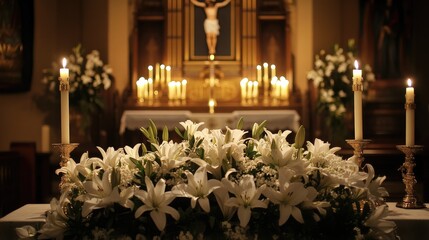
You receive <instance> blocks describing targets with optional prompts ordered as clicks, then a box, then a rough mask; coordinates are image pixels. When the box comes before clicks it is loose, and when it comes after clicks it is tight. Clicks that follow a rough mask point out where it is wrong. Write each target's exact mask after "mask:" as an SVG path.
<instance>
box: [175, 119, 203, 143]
mask: <svg viewBox="0 0 429 240" xmlns="http://www.w3.org/2000/svg"><path fill="white" fill-rule="evenodd" d="M203 124H204V122H200V123H194V122H192V121H191V120H186V121H185V122H180V125H182V127H183V128H184V129H185V130H186V132H187V134H188V135H187V137H188V140H190V139H191V138H192V136H193V135H194V134H195V132H196V131H197V130H198V128H199V127H200V126H201V125H203Z"/></svg>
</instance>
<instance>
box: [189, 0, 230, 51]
mask: <svg viewBox="0 0 429 240" xmlns="http://www.w3.org/2000/svg"><path fill="white" fill-rule="evenodd" d="M230 1H231V0H225V1H222V2H217V1H216V0H205V2H199V1H198V0H191V2H192V3H193V4H194V5H195V6H197V7H202V8H204V12H205V13H206V19H205V20H204V31H205V32H206V41H207V47H208V49H209V54H210V55H214V54H215V53H216V42H217V36H218V35H219V28H220V26H219V20H218V19H217V10H218V9H219V8H221V7H224V6H226V5H227V4H228V3H229V2H230Z"/></svg>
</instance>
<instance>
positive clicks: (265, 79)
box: [256, 62, 276, 88]
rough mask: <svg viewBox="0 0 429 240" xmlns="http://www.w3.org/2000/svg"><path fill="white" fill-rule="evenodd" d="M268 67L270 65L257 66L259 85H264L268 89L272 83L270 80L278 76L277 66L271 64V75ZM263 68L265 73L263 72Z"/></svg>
mask: <svg viewBox="0 0 429 240" xmlns="http://www.w3.org/2000/svg"><path fill="white" fill-rule="evenodd" d="M268 66H269V64H268V63H266V62H264V63H263V64H262V66H261V65H257V66H256V81H257V82H258V84H259V85H262V84H264V88H268V84H269V82H270V79H272V78H274V77H275V76H276V65H274V64H271V66H270V68H271V75H270V74H269V71H268ZM262 67H263V70H264V71H263V72H262Z"/></svg>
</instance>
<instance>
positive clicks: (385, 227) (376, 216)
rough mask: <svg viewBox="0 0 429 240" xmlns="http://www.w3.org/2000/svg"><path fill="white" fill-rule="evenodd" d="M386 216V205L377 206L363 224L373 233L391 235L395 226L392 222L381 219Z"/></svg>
mask: <svg viewBox="0 0 429 240" xmlns="http://www.w3.org/2000/svg"><path fill="white" fill-rule="evenodd" d="M387 215H388V208H387V205H381V206H378V207H377V208H376V209H375V211H373V212H372V214H371V215H370V216H369V217H368V219H367V220H366V221H365V223H364V224H365V226H368V227H370V228H371V229H372V230H373V231H376V232H383V233H391V232H392V231H393V230H394V229H395V227H396V224H395V223H394V222H393V221H388V220H384V219H383V218H385V217H386V216H387Z"/></svg>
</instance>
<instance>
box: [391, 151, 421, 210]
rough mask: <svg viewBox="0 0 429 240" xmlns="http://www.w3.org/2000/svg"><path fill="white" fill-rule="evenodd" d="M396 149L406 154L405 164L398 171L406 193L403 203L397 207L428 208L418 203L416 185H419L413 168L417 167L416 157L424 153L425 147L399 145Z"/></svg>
mask: <svg viewBox="0 0 429 240" xmlns="http://www.w3.org/2000/svg"><path fill="white" fill-rule="evenodd" d="M396 148H398V149H399V150H400V151H401V152H403V153H404V154H405V162H404V163H403V164H402V166H401V167H400V168H399V169H398V170H400V171H401V172H402V182H403V183H404V184H405V192H406V194H405V197H404V198H403V199H402V202H398V203H397V204H396V206H397V207H400V208H407V209H416V208H425V207H426V206H425V205H424V204H423V203H422V202H420V201H418V200H417V198H416V196H415V195H414V185H415V184H416V183H417V180H416V177H415V176H414V171H413V168H414V167H415V166H416V164H415V163H414V155H415V154H416V153H418V152H420V151H422V150H423V146H421V145H413V146H406V145H397V146H396Z"/></svg>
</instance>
